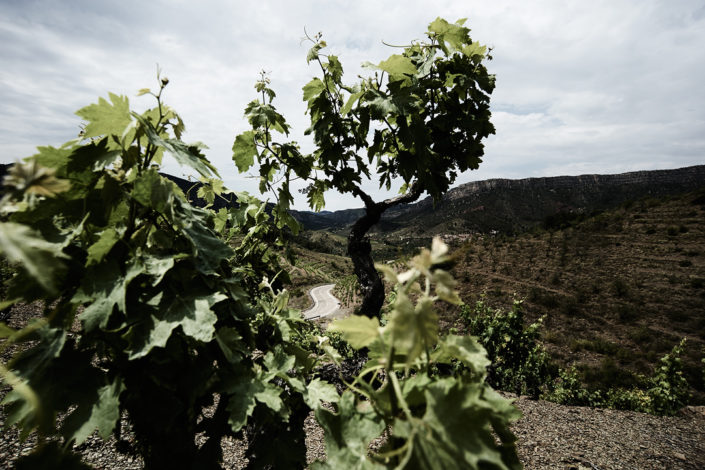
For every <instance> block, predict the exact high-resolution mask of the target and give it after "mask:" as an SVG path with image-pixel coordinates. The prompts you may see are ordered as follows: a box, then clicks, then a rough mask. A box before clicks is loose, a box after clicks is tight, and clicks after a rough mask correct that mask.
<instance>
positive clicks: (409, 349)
mask: <svg viewBox="0 0 705 470" xmlns="http://www.w3.org/2000/svg"><path fill="white" fill-rule="evenodd" d="M388 328H389V329H390V331H391V334H392V338H393V342H394V347H395V349H396V350H397V351H399V352H403V353H405V354H406V364H407V366H410V365H411V363H412V362H413V361H414V360H415V359H416V358H417V357H419V355H420V354H421V353H422V352H423V351H430V350H431V349H433V347H434V346H435V344H436V341H438V314H436V312H435V311H434V309H433V300H431V299H430V298H429V297H425V296H424V297H422V298H421V299H419V302H418V304H417V305H416V308H414V306H413V304H412V303H411V301H410V300H409V298H408V297H407V296H406V294H405V293H404V292H403V291H402V292H398V293H397V299H396V301H395V302H394V308H393V310H392V314H391V317H390V319H389V324H388Z"/></svg>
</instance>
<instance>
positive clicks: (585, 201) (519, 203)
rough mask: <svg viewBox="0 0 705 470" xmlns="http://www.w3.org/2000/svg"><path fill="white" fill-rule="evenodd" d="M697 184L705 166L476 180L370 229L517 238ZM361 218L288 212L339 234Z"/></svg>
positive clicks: (393, 212)
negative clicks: (560, 218)
mask: <svg viewBox="0 0 705 470" xmlns="http://www.w3.org/2000/svg"><path fill="white" fill-rule="evenodd" d="M703 181H705V165H698V166H691V167H687V168H679V169H674V170H652V171H638V172H631V173H622V174H618V175H582V176H557V177H547V178H526V179H519V180H510V179H491V180H486V181H477V182H472V183H466V184H463V185H460V186H458V187H456V188H454V189H451V190H450V191H449V192H448V193H447V194H446V196H445V197H444V198H443V200H442V201H441V202H439V203H438V204H436V205H435V206H434V204H433V201H432V200H431V199H430V198H426V199H424V200H422V201H419V202H417V203H414V204H408V205H405V206H400V207H394V208H392V209H390V210H388V211H387V212H386V213H385V214H384V215H383V217H382V220H381V221H380V223H379V224H378V226H377V227H376V228H375V229H374V230H375V231H376V232H378V233H377V236H378V237H384V238H387V239H390V240H394V239H396V240H399V239H400V238H404V239H409V238H411V239H415V238H421V239H430V238H431V237H432V236H433V235H436V234H445V235H448V234H455V235H467V234H470V233H477V232H481V233H488V232H490V231H498V232H501V233H519V232H521V231H524V230H526V229H528V228H531V227H533V226H536V225H538V224H541V223H543V221H544V220H546V218H547V217H554V216H556V215H557V214H581V213H587V214H589V213H590V212H592V211H596V210H598V211H599V210H605V209H609V208H613V207H617V206H619V205H620V204H622V203H624V202H626V201H630V200H636V199H640V198H643V197H647V196H648V197H663V196H668V195H672V194H679V193H683V192H686V191H693V190H695V189H697V188H699V187H700V186H701V185H702V184H703ZM361 214H362V209H348V210H342V211H335V212H321V213H314V212H306V211H299V212H294V213H293V215H294V216H295V217H296V218H297V219H298V220H299V221H300V222H302V223H303V224H304V226H305V227H306V228H307V229H311V230H320V229H327V230H330V231H341V232H344V230H343V229H344V228H345V227H347V226H349V225H350V224H351V223H352V222H354V221H355V220H356V219H357V217H359V216H360V215H361ZM418 244H424V243H423V242H421V241H419V242H418Z"/></svg>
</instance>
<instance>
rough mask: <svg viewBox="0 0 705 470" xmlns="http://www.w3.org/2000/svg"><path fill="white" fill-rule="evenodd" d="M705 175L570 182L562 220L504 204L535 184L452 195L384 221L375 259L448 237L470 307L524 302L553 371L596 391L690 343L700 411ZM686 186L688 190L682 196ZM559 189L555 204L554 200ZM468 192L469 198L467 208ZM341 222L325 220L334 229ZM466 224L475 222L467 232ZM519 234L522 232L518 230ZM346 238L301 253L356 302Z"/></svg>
mask: <svg viewBox="0 0 705 470" xmlns="http://www.w3.org/2000/svg"><path fill="white" fill-rule="evenodd" d="M704 168H705V167H691V168H690V169H682V170H673V172H675V173H669V172H660V173H657V174H656V175H654V174H650V172H639V173H638V174H637V176H638V178H636V179H631V180H630V178H629V177H624V176H619V175H612V176H613V178H611V181H612V183H614V184H612V183H609V180H610V178H592V180H593V181H602V183H601V185H598V186H590V185H580V184H577V183H579V182H580V181H583V182H584V181H586V180H587V178H584V177H583V178H580V177H572V178H574V179H573V180H572V181H573V182H574V183H576V186H575V187H574V188H573V190H572V191H573V192H572V193H570V189H569V188H568V187H567V186H565V187H564V188H563V190H562V191H564V193H563V194H561V195H560V198H562V200H564V201H572V203H571V204H564V206H563V208H562V209H561V208H559V206H557V205H556V200H558V199H560V198H559V197H558V196H554V197H553V198H552V199H549V198H547V197H534V198H527V197H524V196H521V197H520V196H515V197H514V196H513V197H510V196H507V195H506V194H505V192H504V191H505V190H507V188H512V187H515V186H517V185H519V186H522V187H523V189H522V191H523V193H525V194H528V193H530V192H531V191H532V189H531V187H530V185H529V184H528V183H527V182H526V181H528V180H521V181H522V182H521V183H515V182H511V181H510V180H508V181H510V182H508V183H503V184H495V185H494V186H493V188H494V189H488V188H490V186H492V185H489V184H488V185H484V186H483V185H482V184H475V186H474V187H475V188H476V191H475V192H472V191H467V188H466V189H463V190H462V191H457V190H453V191H456V192H455V193H453V191H451V194H449V198H448V200H444V202H443V203H441V204H439V205H438V206H437V207H436V210H435V211H432V212H430V213H428V214H427V213H425V212H423V211H421V210H420V209H419V208H418V207H415V208H414V207H412V208H409V207H406V208H402V209H401V211H406V214H407V217H406V219H404V220H406V223H405V224H404V225H401V222H400V221H401V220H402V218H400V216H398V215H395V216H393V217H392V216H390V217H385V218H384V220H383V222H382V223H381V224H380V227H379V228H378V229H377V230H376V231H375V232H374V233H373V234H372V235H371V237H370V238H371V241H372V245H373V256H374V257H375V260H376V261H377V262H381V263H394V264H398V263H399V262H400V261H403V260H404V259H408V258H409V256H410V255H411V254H413V253H414V252H415V251H416V250H418V248H419V247H421V246H428V245H429V244H430V239H431V237H432V236H434V235H441V236H442V238H443V239H444V240H445V241H446V242H447V243H449V244H451V246H453V247H454V254H453V257H454V261H455V266H454V268H453V271H452V273H453V276H454V277H455V279H456V280H457V281H458V289H459V290H460V292H461V297H462V299H463V301H464V302H465V303H467V304H470V305H472V304H474V303H475V302H477V301H478V300H483V301H484V302H486V303H487V304H489V305H491V306H493V307H498V308H504V309H508V308H509V307H510V306H511V304H512V302H513V300H514V299H515V298H517V299H521V300H523V302H524V312H525V314H526V316H527V320H528V321H536V320H538V319H539V318H543V326H542V339H543V341H544V343H545V345H546V347H547V349H548V351H549V352H550V354H551V356H552V357H553V359H554V360H555V361H556V363H557V364H559V365H560V366H567V365H575V366H576V367H577V368H578V370H579V371H580V374H581V377H582V380H583V381H584V383H585V384H586V385H587V386H588V387H590V388H594V389H600V388H605V387H607V386H608V385H610V386H618V387H627V388H628V387H630V386H632V385H634V384H635V383H637V382H638V381H639V374H642V375H649V373H650V372H651V371H652V370H653V369H654V367H655V366H656V365H657V363H658V360H659V358H660V357H662V356H663V355H664V354H666V353H667V352H668V351H670V350H671V348H672V347H673V346H674V345H676V344H677V343H678V342H679V341H680V339H681V338H687V342H686V346H685V349H684V356H683V361H684V369H685V374H686V376H687V380H688V382H689V384H690V385H691V394H692V400H693V403H698V404H703V403H705V385H704V384H703V364H702V362H701V359H702V358H703V356H704V355H705V189H700V190H695V191H693V189H694V188H697V187H698V186H699V185H700V186H702V185H703V181H705V177H703V178H702V179H701V178H700V176H701V173H702V172H703V169H704ZM628 175H629V174H628ZM566 178H568V177H566ZM659 178H660V180H659ZM664 178H665V179H664ZM567 181H568V180H567V179H549V178H546V179H536V180H534V183H535V184H536V185H538V188H539V189H538V190H537V192H538V193H539V194H541V191H543V190H544V189H546V188H547V187H549V186H551V185H553V186H556V185H566V184H567ZM605 181H608V182H607V183H605ZM656 181H660V183H659V184H656ZM677 181H682V182H683V184H682V188H684V190H683V191H680V193H679V191H678V185H677ZM549 183H550V184H549ZM615 185H616V186H621V189H617V188H616V187H615ZM480 187H484V188H485V189H484V190H479V189H477V188H480ZM550 189H551V188H549V189H548V190H546V191H547V193H550V194H557V193H553V192H551V190H550ZM553 189H555V188H553ZM590 191H592V192H590ZM601 191H602V192H601ZM460 192H462V193H464V194H465V196H464V197H459V196H458V193H460ZM603 192H606V194H603ZM478 193H479V195H478ZM588 193H589V194H588ZM468 194H475V196H472V197H476V198H483V199H482V201H483V203H484V207H495V208H501V207H505V206H506V207H509V209H507V210H506V211H505V212H500V209H494V210H493V211H488V210H485V211H476V210H475V211H473V210H471V209H467V208H466V207H465V206H467V205H468V200H469V199H471V198H472V197H471V196H468ZM492 194H494V196H492ZM630 197H631V199H630ZM611 198H614V199H611ZM454 201H455V202H454ZM520 201H521V203H520ZM531 201H534V202H533V203H532V202H531ZM575 201H582V202H581V204H583V205H577V204H578V203H577V202H575ZM609 201H613V203H612V205H611V206H610V205H609V204H608V203H609ZM419 204H420V205H423V202H422V203H419ZM517 204H519V208H517V207H515V206H516V205H517ZM522 204H523V205H524V206H526V207H525V208H524V209H522V208H521V207H522V206H521V205H522ZM532 204H533V205H532ZM449 205H450V206H451V207H452V208H453V210H450V209H449V208H448V206H449ZM529 206H531V207H529ZM522 210H526V211H527V213H529V214H533V215H531V216H530V217H529V216H521V217H523V218H521V217H520V216H518V215H517V214H522V213H523V212H522ZM551 211H553V212H551ZM477 212H484V214H477ZM490 212H491V215H490ZM335 214H336V213H332V215H331V214H327V215H325V217H327V218H328V219H329V220H333V219H334V215H335ZM452 214H455V215H454V216H452ZM483 215H484V216H485V217H486V218H487V219H488V220H506V221H507V224H506V225H505V226H504V228H507V229H509V227H514V229H511V230H506V231H500V230H497V229H494V228H492V229H489V227H491V225H486V226H485V227H486V228H487V229H488V230H486V231H482V230H480V229H479V228H482V225H481V224H479V223H478V222H477V221H476V218H478V219H479V218H481V217H482V216H483ZM464 216H467V217H468V218H467V219H464V220H461V219H462V217H464ZM451 217H455V218H451ZM349 218H350V211H345V214H343V217H341V218H340V219H338V220H340V221H348V220H349ZM449 218H451V220H450V221H449V220H448V219H449ZM394 220H396V222H394V223H392V222H391V221H394ZM522 224H523V225H522ZM519 225H522V227H523V229H522V230H517V229H516V227H518V226H519ZM495 226H496V225H495ZM471 227H474V228H471ZM345 234H346V229H345V227H344V226H342V227H341V226H335V225H334V226H331V227H328V228H327V229H319V230H309V231H306V232H304V234H303V235H300V236H299V237H298V238H297V241H298V243H299V244H301V245H305V246H306V248H305V250H306V253H308V255H307V254H306V253H304V251H300V253H301V254H303V256H304V258H305V257H306V256H314V254H315V257H317V259H318V262H319V263H322V265H325V264H326V263H331V264H330V266H337V267H339V268H343V269H341V270H340V271H339V272H338V273H337V274H335V276H337V277H338V280H339V281H340V282H341V283H346V287H345V288H341V287H340V286H339V287H338V291H339V292H340V291H341V290H348V291H350V290H354V284H355V278H354V276H351V274H352V269H351V267H350V268H349V271H347V275H346V272H345V269H344V268H345V266H346V264H345V263H346V261H347V259H346V258H345V257H344V253H345V238H344V236H345ZM300 249H301V250H304V248H300ZM326 260H329V261H326ZM348 263H349V261H348ZM325 269H328V270H329V271H330V268H325ZM326 279H331V277H330V276H328V277H327V278H326ZM319 282H323V277H321V279H320V281H319ZM326 282H327V281H326ZM331 282H333V281H331ZM351 284H352V285H353V287H352V288H351V287H350V285H351ZM311 285H312V284H311ZM388 287H389V286H388ZM387 291H389V289H387ZM341 298H342V297H341ZM346 300H348V302H347V306H348V308H351V309H352V308H354V305H355V303H354V301H355V296H354V295H351V296H346ZM458 313H459V309H458V308H454V307H453V308H451V307H446V308H444V310H443V312H442V314H441V318H442V326H443V327H444V328H445V329H446V330H450V329H462V328H463V325H462V322H461V321H460V320H459V317H458Z"/></svg>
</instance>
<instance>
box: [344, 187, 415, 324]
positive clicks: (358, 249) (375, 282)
mask: <svg viewBox="0 0 705 470" xmlns="http://www.w3.org/2000/svg"><path fill="white" fill-rule="evenodd" d="M422 192H423V190H422V189H421V186H420V185H419V184H416V183H415V184H413V185H412V186H411V188H410V190H409V192H407V193H406V194H403V195H401V196H398V197H395V198H391V199H386V200H384V201H382V202H374V201H373V200H372V198H371V197H370V196H369V195H368V194H366V193H364V192H363V191H361V190H357V191H355V195H357V196H359V197H360V198H361V199H362V200H363V201H364V202H365V215H363V216H362V217H360V218H359V219H358V220H357V222H355V223H354V224H353V226H352V229H351V230H350V234H349V235H348V256H350V259H351V260H352V262H353V267H354V270H355V276H357V280H358V282H359V283H360V290H361V291H362V305H361V306H360V311H359V314H360V315H364V316H366V317H370V318H373V317H379V314H380V311H381V310H382V305H383V304H384V284H383V283H382V279H381V278H380V277H379V273H378V272H377V269H375V262H374V259H372V245H371V243H370V239H369V237H368V236H367V232H368V231H369V230H370V229H371V228H372V226H374V225H375V224H376V223H377V222H379V219H380V218H381V217H382V214H383V213H384V211H386V210H387V209H389V208H390V207H392V206H396V205H398V204H408V203H411V202H414V201H415V200H417V199H418V198H419V196H421V193H422Z"/></svg>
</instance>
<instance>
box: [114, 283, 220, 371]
mask: <svg viewBox="0 0 705 470" xmlns="http://www.w3.org/2000/svg"><path fill="white" fill-rule="evenodd" d="M226 298H227V297H226V296H225V295H223V294H220V293H212V294H210V295H199V294H186V295H181V294H174V295H173V296H169V297H167V296H165V297H164V298H162V301H161V303H160V304H159V308H158V313H153V314H152V315H150V316H149V317H148V318H145V319H144V320H143V321H142V322H140V323H138V324H136V325H133V326H132V327H131V328H130V329H129V330H128V331H127V333H126V334H125V337H126V339H127V340H128V341H129V343H130V344H129V347H128V351H129V352H130V355H129V359H130V360H134V359H138V358H140V357H144V356H146V355H147V354H149V352H150V351H151V350H152V349H153V348H155V347H164V346H165V345H166V343H167V341H168V340H169V337H170V336H171V335H172V332H173V331H174V329H176V328H177V327H179V326H180V327H181V329H182V331H183V333H184V334H185V335H186V336H189V337H191V338H193V339H195V340H197V341H203V342H209V341H211V340H212V339H213V335H214V334H215V323H216V321H217V320H218V317H217V316H216V315H215V313H214V312H213V311H212V310H211V307H212V306H213V305H215V304H216V303H218V302H220V301H221V300H225V299H226Z"/></svg>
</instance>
